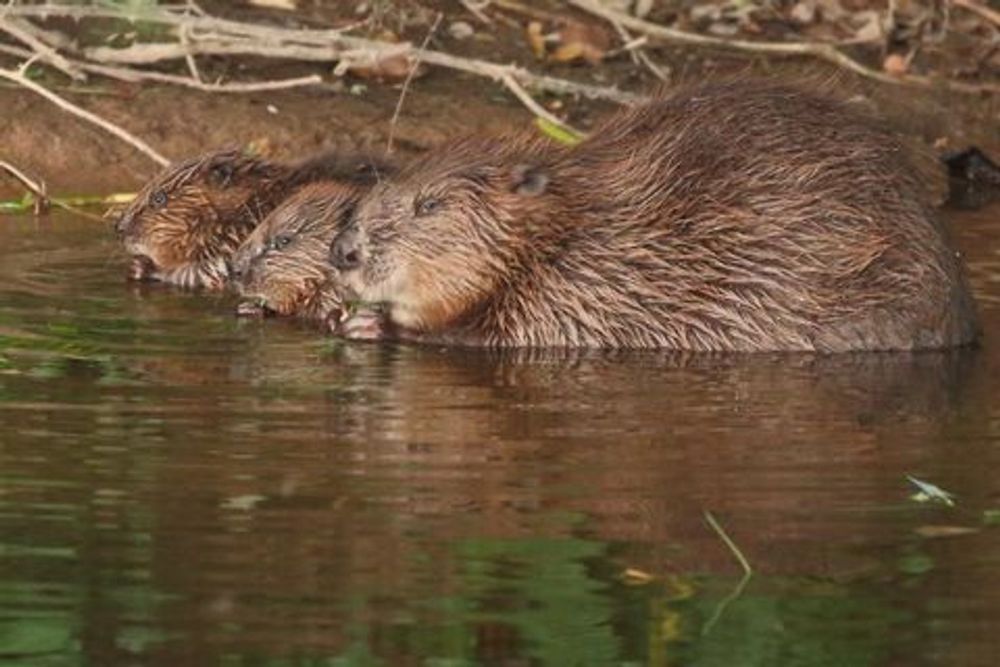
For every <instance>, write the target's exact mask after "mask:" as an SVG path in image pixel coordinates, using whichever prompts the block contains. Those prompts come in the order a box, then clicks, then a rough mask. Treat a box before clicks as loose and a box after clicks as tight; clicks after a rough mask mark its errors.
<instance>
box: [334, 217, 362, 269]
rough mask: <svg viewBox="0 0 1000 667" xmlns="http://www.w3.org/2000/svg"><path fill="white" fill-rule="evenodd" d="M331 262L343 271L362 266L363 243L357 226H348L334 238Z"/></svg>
mask: <svg viewBox="0 0 1000 667" xmlns="http://www.w3.org/2000/svg"><path fill="white" fill-rule="evenodd" d="M330 263H331V264H333V266H334V267H335V268H337V269H339V270H341V271H350V270H351V269H356V268H358V267H359V266H361V243H360V238H359V234H358V230H357V228H356V227H348V228H347V229H345V230H344V231H342V232H340V234H337V238H335V239H333V243H332V244H330Z"/></svg>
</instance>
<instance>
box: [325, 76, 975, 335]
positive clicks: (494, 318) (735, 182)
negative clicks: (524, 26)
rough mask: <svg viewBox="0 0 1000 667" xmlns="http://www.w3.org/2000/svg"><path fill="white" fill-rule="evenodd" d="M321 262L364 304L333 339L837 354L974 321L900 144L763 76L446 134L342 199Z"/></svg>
mask: <svg viewBox="0 0 1000 667" xmlns="http://www.w3.org/2000/svg"><path fill="white" fill-rule="evenodd" d="M330 261H331V263H332V264H333V265H334V266H336V267H337V268H338V269H339V270H340V271H341V273H342V279H343V280H344V282H345V283H346V284H347V285H348V286H349V287H350V288H351V289H352V290H353V291H354V292H356V296H357V297H358V298H360V299H361V300H362V301H364V302H378V303H381V304H382V306H383V308H384V309H385V317H384V318H381V319H380V318H378V317H376V315H375V314H373V313H372V312H370V311H360V312H359V313H358V314H357V315H355V316H354V317H352V318H351V319H348V320H347V321H346V322H345V323H344V324H343V326H340V327H338V330H339V331H340V332H341V333H342V334H343V335H346V336H348V337H358V338H366V337H368V338H380V337H388V336H398V337H400V338H408V339H413V340H421V341H428V342H437V343H452V344H465V345H477V346H490V347H525V346H528V347H605V348H664V349H677V350H692V351H740V352H749V351H790V350H797V351H817V352H843V351H850V350H914V349H922V348H942V347H948V346H957V345H962V344H966V343H970V342H972V341H973V340H974V339H975V338H976V335H977V324H976V316H975V309H974V305H973V301H972V298H971V296H970V293H969V288H968V286H967V283H966V280H965V277H964V275H963V269H962V267H961V262H960V260H959V258H958V257H957V255H956V254H955V253H954V252H953V251H952V250H951V248H950V247H949V245H948V242H947V240H946V235H945V230H944V229H943V227H942V225H941V224H940V223H939V221H938V219H937V218H936V217H935V213H934V211H933V208H932V206H931V202H930V197H929V196H928V194H927V193H926V192H925V191H924V185H923V179H922V178H921V176H920V175H919V174H918V173H917V170H916V169H915V168H914V167H913V160H912V158H911V156H910V155H909V153H908V151H907V150H905V149H904V148H903V145H902V144H901V142H900V141H899V140H897V138H896V137H895V136H894V135H893V134H892V133H891V132H890V131H888V130H887V129H885V128H883V127H882V126H881V125H880V124H879V123H877V122H876V121H875V120H873V119H870V118H869V117H867V116H866V115H864V114H862V113H861V112H859V111H857V110H855V109H853V108H852V106H851V105H850V104H848V103H846V102H842V101H839V100H837V99H832V98H830V97H827V96H824V95H822V94H819V93H816V92H813V91H810V90H807V89H804V88H800V87H796V86H787V85H782V84H778V83H772V82H768V81H753V80H747V81H731V82H723V83H714V84H702V85H696V86H691V87H687V88H683V89H680V90H677V91H676V92H674V93H672V94H668V95H663V96H660V97H658V98H657V99H655V100H654V101H652V102H650V103H647V104H643V105H640V106H636V107H633V108H631V109H626V110H623V111H621V112H619V113H617V114H614V115H613V116H612V117H611V118H609V119H608V120H607V121H606V122H605V123H604V124H603V125H602V126H600V127H599V128H598V129H597V130H596V131H595V132H594V133H593V134H592V135H591V138H589V139H587V140H585V141H583V142H582V143H580V144H579V145H577V146H575V147H572V148H564V149H541V150H539V149H537V147H536V146H533V145H532V143H531V142H530V141H525V140H514V141H511V140H508V139H505V138H502V137H501V138H489V137H485V138H482V137H479V138H477V137H471V138H464V139H458V140H456V141H453V142H451V143H449V144H446V145H444V146H442V147H439V148H438V149H437V150H436V151H435V153H434V154H433V155H430V156H428V157H426V158H425V159H424V160H422V161H420V162H419V163H415V164H413V165H412V166H409V167H406V168H404V169H403V170H402V171H401V172H400V173H399V174H398V175H397V176H396V177H395V178H393V179H389V180H387V181H386V182H383V183H381V184H379V185H377V186H376V187H374V188H373V189H372V190H371V191H370V192H369V194H368V195H366V196H365V197H363V198H362V200H361V202H360V203H359V205H358V209H357V213H356V215H355V216H354V218H353V221H352V223H351V224H350V225H349V226H348V227H347V228H345V229H344V230H342V231H341V232H340V233H339V234H338V236H337V237H336V239H335V240H334V243H333V244H332V246H331V251H330Z"/></svg>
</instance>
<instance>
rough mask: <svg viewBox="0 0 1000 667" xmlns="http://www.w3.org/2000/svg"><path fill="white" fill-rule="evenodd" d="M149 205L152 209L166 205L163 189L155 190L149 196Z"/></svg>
mask: <svg viewBox="0 0 1000 667" xmlns="http://www.w3.org/2000/svg"><path fill="white" fill-rule="evenodd" d="M149 205H150V206H152V207H153V208H154V209H157V208H163V207H164V206H166V205H167V193H166V192H164V191H163V190H157V191H156V192H154V193H153V194H152V195H150V197H149Z"/></svg>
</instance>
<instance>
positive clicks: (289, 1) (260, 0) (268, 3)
mask: <svg viewBox="0 0 1000 667" xmlns="http://www.w3.org/2000/svg"><path fill="white" fill-rule="evenodd" d="M247 1H248V4H251V5H253V6H254V7H266V8H267V9H284V10H286V11H293V10H295V9H296V8H297V7H296V4H295V0H247Z"/></svg>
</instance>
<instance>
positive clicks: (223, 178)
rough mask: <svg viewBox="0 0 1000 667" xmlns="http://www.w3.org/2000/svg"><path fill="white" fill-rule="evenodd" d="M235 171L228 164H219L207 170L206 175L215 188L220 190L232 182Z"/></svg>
mask: <svg viewBox="0 0 1000 667" xmlns="http://www.w3.org/2000/svg"><path fill="white" fill-rule="evenodd" d="M234 173H235V169H233V165H231V164H229V163H228V162H220V163H219V164H214V165H212V167H211V168H210V169H209V170H208V174H209V176H210V177H211V179H212V182H214V183H215V184H216V185H217V186H219V187H220V188H227V187H229V185H230V184H231V183H232V182H233V175H234Z"/></svg>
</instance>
